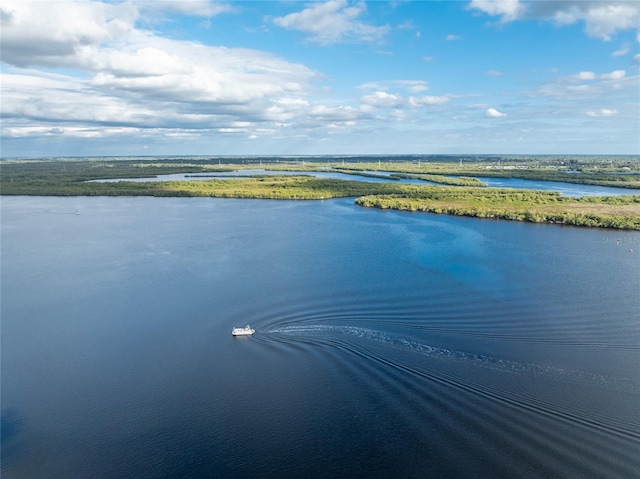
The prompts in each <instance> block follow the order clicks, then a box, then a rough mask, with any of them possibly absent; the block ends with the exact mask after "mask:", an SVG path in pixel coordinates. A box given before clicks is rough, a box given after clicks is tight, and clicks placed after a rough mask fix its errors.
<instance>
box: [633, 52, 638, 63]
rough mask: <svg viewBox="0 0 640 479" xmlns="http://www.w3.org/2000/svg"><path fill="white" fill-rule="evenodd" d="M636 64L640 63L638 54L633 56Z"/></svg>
mask: <svg viewBox="0 0 640 479" xmlns="http://www.w3.org/2000/svg"><path fill="white" fill-rule="evenodd" d="M633 62H634V63H640V53H637V54H635V55H634V56H633Z"/></svg>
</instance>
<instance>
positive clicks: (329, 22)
mask: <svg viewBox="0 0 640 479" xmlns="http://www.w3.org/2000/svg"><path fill="white" fill-rule="evenodd" d="M365 10H366V5H365V3H364V2H358V3H349V2H347V0H331V1H329V2H325V3H318V4H313V5H312V6H310V7H308V8H305V9H304V10H302V11H300V12H296V13H290V14H289V15H285V16H284V17H276V18H274V19H273V23H275V24H276V25H278V26H279V27H282V28H286V29H289V30H299V31H302V32H305V33H307V34H308V35H309V41H311V42H314V43H319V44H321V45H332V44H336V43H369V42H380V41H381V40H382V39H383V38H384V36H385V35H386V34H387V33H388V32H389V31H390V27H389V26H388V25H383V26H375V25H368V24H366V23H363V22H360V21H358V20H357V18H358V17H359V16H360V15H361V14H362V13H364V12H365Z"/></svg>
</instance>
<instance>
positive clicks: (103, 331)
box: [1, 197, 640, 479]
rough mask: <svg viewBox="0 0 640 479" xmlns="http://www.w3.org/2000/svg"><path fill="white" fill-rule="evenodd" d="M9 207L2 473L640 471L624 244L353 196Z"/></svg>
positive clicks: (637, 302)
mask: <svg viewBox="0 0 640 479" xmlns="http://www.w3.org/2000/svg"><path fill="white" fill-rule="evenodd" d="M1 206H2V217H1V218H2V228H1V234H2V237H1V240H2V243H1V245H2V257H1V260H2V269H1V274H2V276H1V281H2V283H1V284H2V289H1V291H2V297H1V300H2V301H1V308H2V309H1V314H2V477H3V478H6V479H11V478H48V479H51V478H53V479H55V478H87V477H91V478H114V477H118V478H158V477H163V478H184V477H191V478H201V477H202V478H205V477H207V478H208V477H275V478H278V477H283V478H290V477H306V478H315V477H318V478H320V477H322V478H324V477H354V478H358V477H362V478H375V477H381V478H388V477H402V478H410V477H457V478H476V477H477V478H486V477H494V478H513V477H580V478H589V477H593V478H602V477H634V476H637V472H638V471H639V470H640V408H639V407H638V405H639V400H640V369H639V365H640V346H639V344H640V323H639V322H638V315H639V313H640V294H639V290H638V284H640V283H639V281H640V260H639V255H640V233H638V232H623V231H612V230H602V229H586V228H576V227H565V226H559V225H540V224H530V223H518V222H506V221H493V220H480V219H475V218H464V217H451V216H444V215H431V214H424V213H407V212H396V211H380V210H375V209H363V208H359V207H357V206H355V205H354V204H353V199H339V200H329V201H304V202H295V201H272V200H237V199H212V198H150V197H135V198H131V197H113V198H107V197H91V198H89V197H70V198H64V197H56V198H48V197H2V204H1ZM247 323H248V324H250V325H251V326H252V327H253V328H255V330H256V333H255V335H254V336H253V337H244V338H234V337H232V335H231V328H232V327H234V326H244V325H245V324H247Z"/></svg>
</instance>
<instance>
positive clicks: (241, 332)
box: [231, 325, 256, 336]
mask: <svg viewBox="0 0 640 479" xmlns="http://www.w3.org/2000/svg"><path fill="white" fill-rule="evenodd" d="M255 332H256V331H255V330H254V329H251V328H250V327H249V325H247V326H246V327H244V328H233V329H232V330H231V334H232V335H234V336H251V335H252V334H253V333H255Z"/></svg>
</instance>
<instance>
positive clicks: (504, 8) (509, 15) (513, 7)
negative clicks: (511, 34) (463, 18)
mask: <svg viewBox="0 0 640 479" xmlns="http://www.w3.org/2000/svg"><path fill="white" fill-rule="evenodd" d="M469 8H472V9H476V10H480V11H482V12H484V13H487V14H489V15H494V16H497V15H500V16H502V18H501V19H500V21H501V22H510V21H512V20H515V19H517V18H518V17H519V16H520V15H521V14H522V12H523V10H524V6H523V5H522V4H521V3H520V2H519V1H518V0H472V1H471V3H470V4H469Z"/></svg>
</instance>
